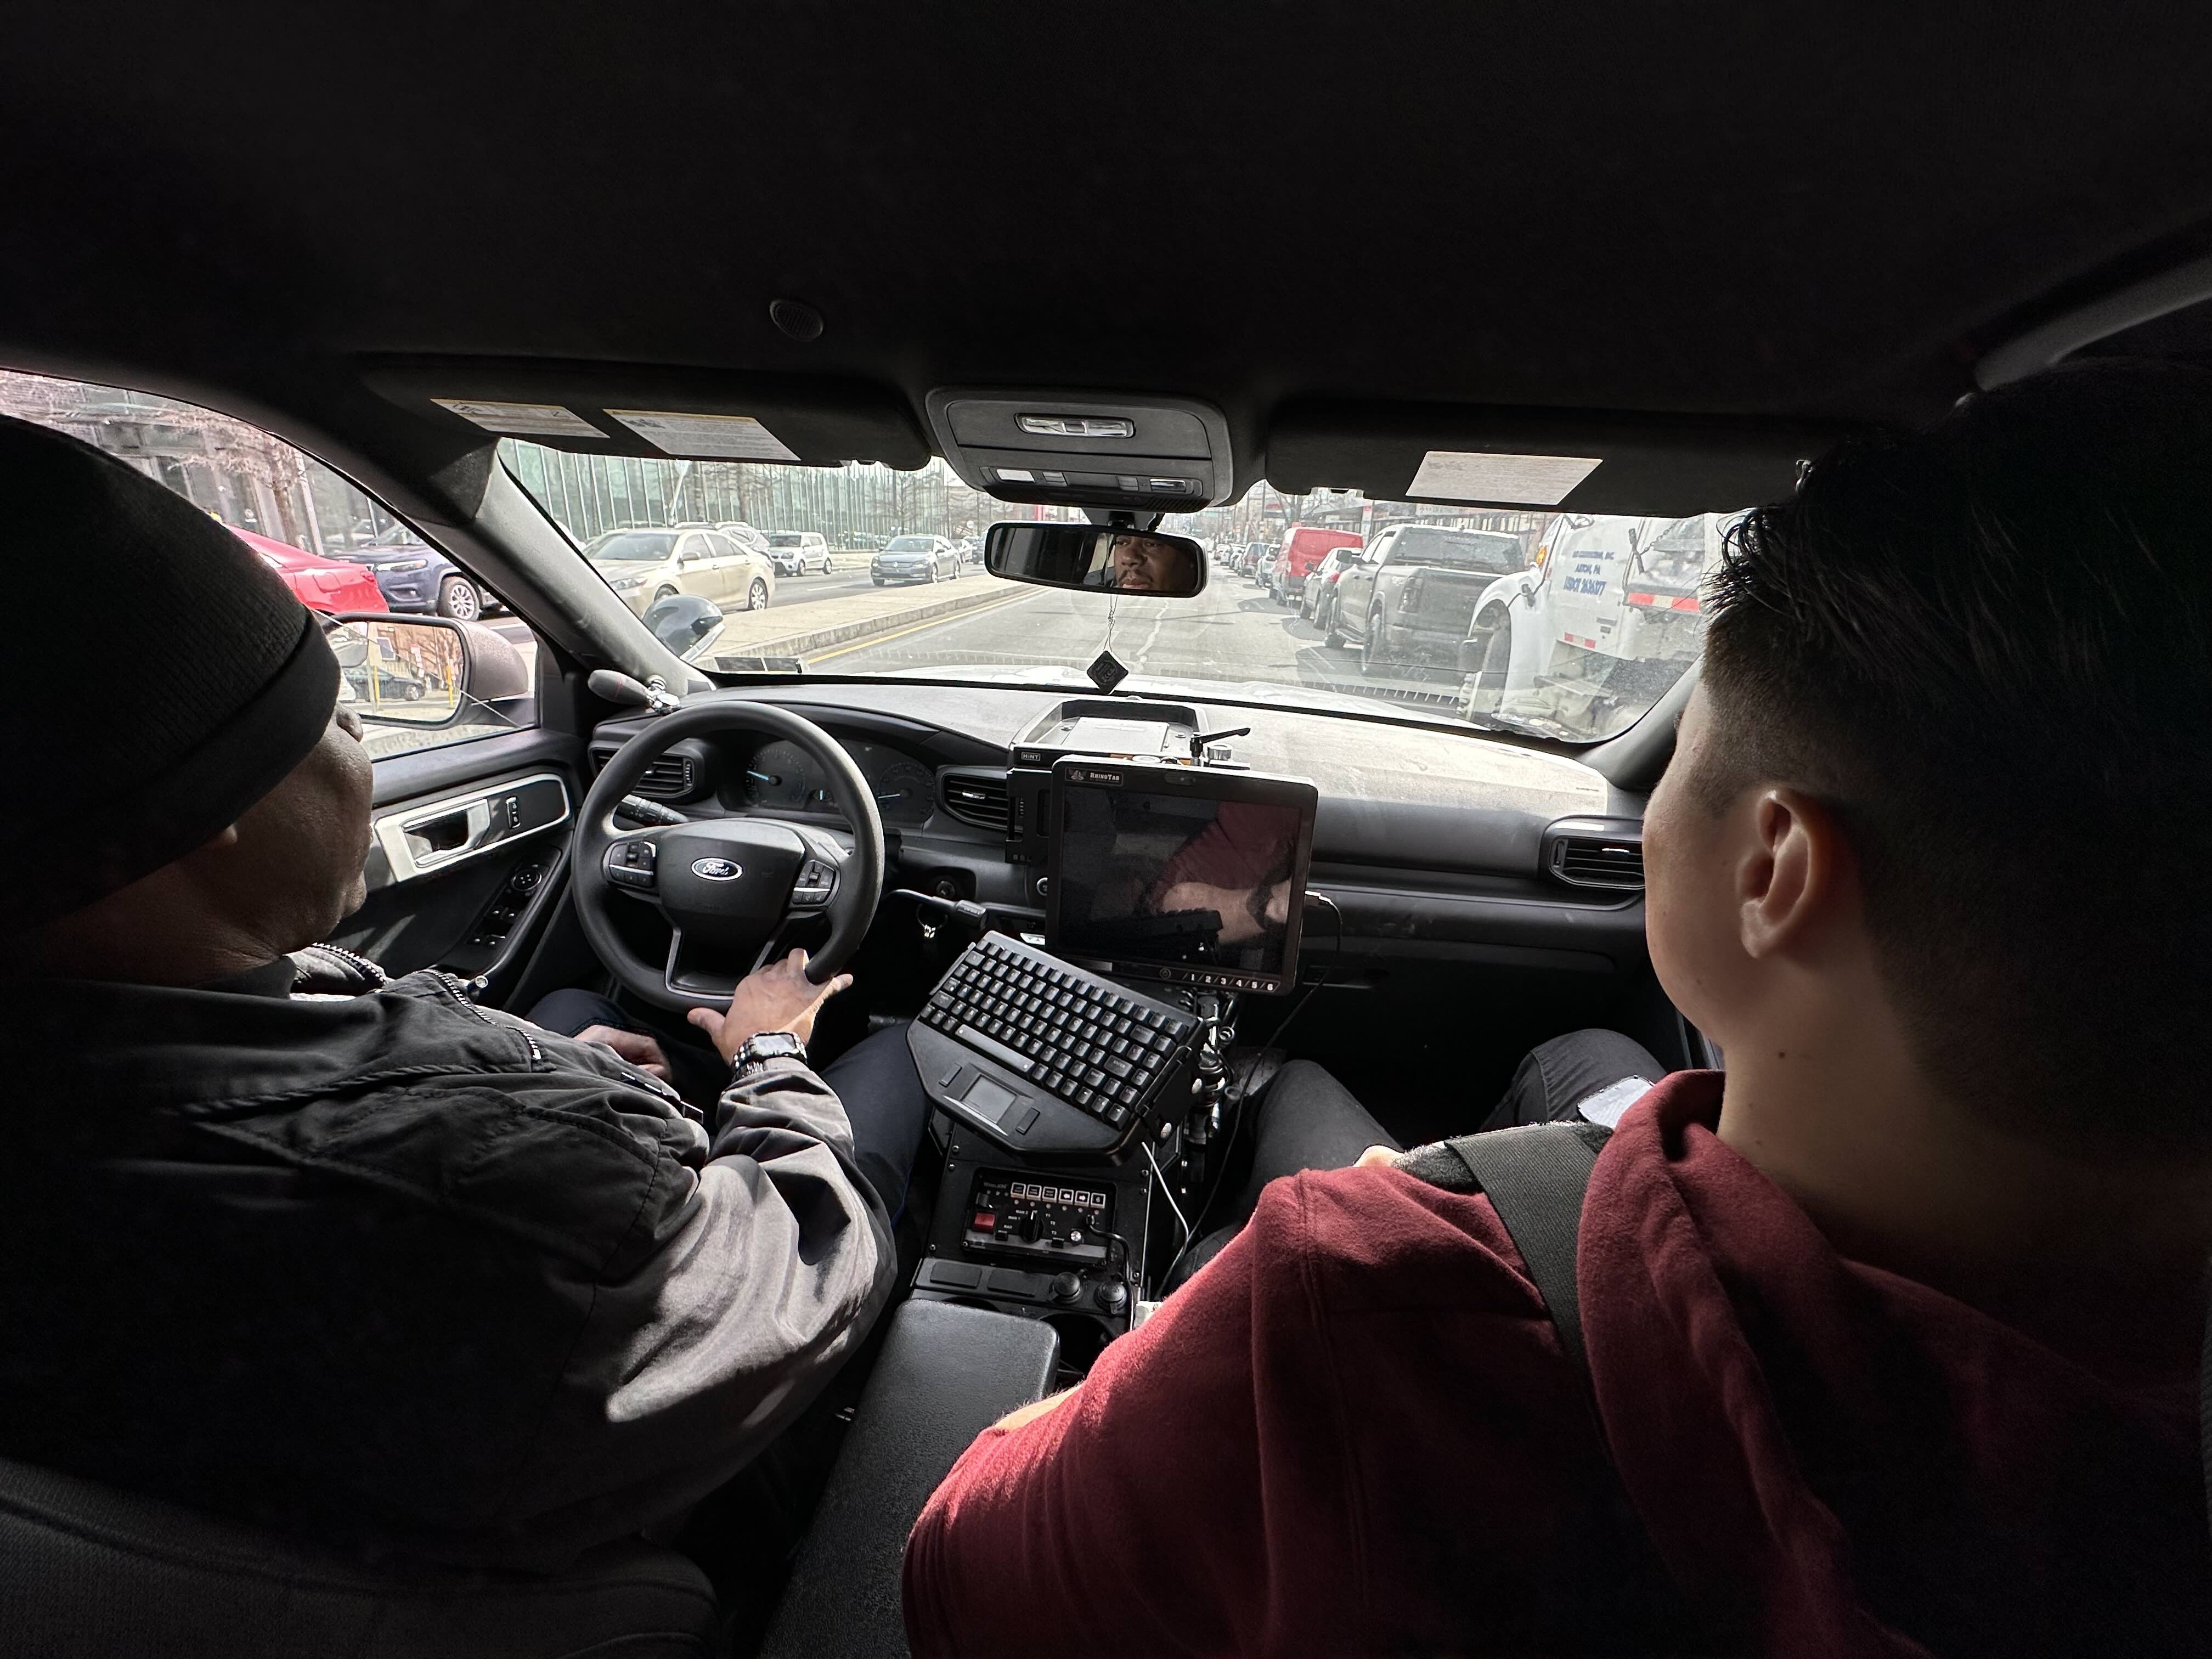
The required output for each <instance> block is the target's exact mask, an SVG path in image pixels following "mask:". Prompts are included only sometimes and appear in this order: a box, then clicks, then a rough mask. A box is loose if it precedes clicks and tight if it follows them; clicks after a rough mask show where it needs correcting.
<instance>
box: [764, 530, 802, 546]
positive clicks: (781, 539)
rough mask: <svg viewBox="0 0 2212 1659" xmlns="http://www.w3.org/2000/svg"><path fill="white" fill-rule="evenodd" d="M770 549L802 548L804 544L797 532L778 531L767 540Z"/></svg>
mask: <svg viewBox="0 0 2212 1659" xmlns="http://www.w3.org/2000/svg"><path fill="white" fill-rule="evenodd" d="M768 544H769V546H770V547H804V546H805V545H806V543H805V539H804V538H801V537H800V536H799V532H797V531H794V530H779V531H777V532H775V533H774V534H772V535H771V536H769V538H768Z"/></svg>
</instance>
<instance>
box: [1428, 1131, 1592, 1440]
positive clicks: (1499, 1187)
mask: <svg viewBox="0 0 2212 1659" xmlns="http://www.w3.org/2000/svg"><path fill="white" fill-rule="evenodd" d="M1612 1134H1613V1131H1611V1130H1610V1129H1607V1128H1606V1127H1603V1126H1602V1125H1601V1124H1596V1123H1584V1122H1579V1121H1577V1122H1556V1123H1529V1124H1524V1125H1522V1127H1519V1128H1514V1129H1492V1130H1489V1131H1487V1132H1486V1133H1482V1134H1472V1135H1460V1136H1457V1137H1455V1139H1450V1140H1440V1141H1438V1142H1437V1143H1436V1144H1435V1145H1434V1146H1419V1147H1416V1148H1415V1149H1414V1150H1413V1151H1412V1152H1407V1154H1406V1155H1405V1156H1404V1157H1402V1158H1400V1159H1399V1160H1398V1167H1399V1168H1400V1169H1401V1170H1405V1171H1406V1172H1407V1174H1408V1175H1411V1176H1417V1177H1419V1179H1420V1180H1423V1181H1425V1182H1428V1183H1429V1184H1430V1185H1431V1186H1432V1187H1442V1188H1444V1189H1445V1190H1446V1191H1448V1192H1460V1193H1478V1192H1479V1193H1481V1194H1485V1195H1486V1196H1487V1197H1488V1198H1489V1200H1490V1202H1491V1206H1492V1208H1494V1209H1495V1210H1496V1211H1497V1212H1498V1219H1499V1220H1500V1221H1502V1222H1504V1224H1505V1231H1506V1233H1507V1234H1508V1235H1509V1236H1510V1237H1511V1238H1512V1240H1513V1248H1514V1249H1517V1250H1519V1251H1520V1252H1521V1259H1522V1261H1524V1262H1526V1263H1527V1264H1528V1277H1529V1278H1530V1279H1534V1281H1535V1285H1536V1293H1537V1294H1538V1295H1539V1296H1541V1297H1543V1298H1544V1310H1545V1311H1546V1312H1547V1313H1548V1314H1550V1315H1551V1316H1552V1323H1553V1325H1555V1326H1557V1327H1558V1328H1559V1342H1560V1345H1561V1346H1563V1347H1565V1349H1566V1351H1567V1358H1569V1359H1571V1361H1573V1362H1574V1367H1575V1370H1576V1371H1577V1374H1579V1375H1580V1376H1581V1377H1582V1379H1583V1386H1584V1387H1585V1388H1586V1389H1587V1388H1588V1387H1589V1349H1588V1348H1587V1347H1586V1346H1584V1345H1583V1313H1582V1301H1581V1298H1580V1297H1579V1296H1578V1295H1577V1292H1576V1290H1575V1235H1576V1233H1577V1231H1578V1230H1579V1229H1580V1227H1581V1225H1582V1218H1583V1193H1584V1192H1586V1191H1587V1190H1588V1189H1589V1180H1590V1171H1591V1170H1593V1169H1595V1168H1596V1166H1597V1155H1598V1152H1599V1149H1600V1148H1601V1147H1602V1146H1604V1145H1605V1143H1606V1142H1607V1140H1608V1139H1611V1138H1612ZM1593 1403H1595V1402H1593Z"/></svg>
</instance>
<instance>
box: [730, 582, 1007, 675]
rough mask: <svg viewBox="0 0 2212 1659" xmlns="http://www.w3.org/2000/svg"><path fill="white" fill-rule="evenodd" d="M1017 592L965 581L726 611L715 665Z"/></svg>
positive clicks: (795, 651)
mask: <svg viewBox="0 0 2212 1659" xmlns="http://www.w3.org/2000/svg"><path fill="white" fill-rule="evenodd" d="M948 590H949V591H948ZM1014 592H1016V590H1015V588H1014V587H1013V586H1012V584H1010V583H1007V582H1002V581H989V580H982V581H975V582H972V583H971V582H965V581H963V582H956V583H939V584H937V585H936V586H927V585H918V586H911V587H904V588H890V587H887V588H884V589H883V590H881V591H880V592H866V593H848V594H844V595H842V596H841V597H839V598H836V599H817V600H816V601H814V602H813V603H811V604H809V605H795V606H793V607H792V608H791V609H789V610H787V611H779V610H776V609H774V608H771V609H769V610H767V611H733V612H732V613H730V614H729V615H728V616H726V617H724V619H723V627H722V637H721V638H720V639H719V640H717V641H715V642H714V665H716V666H719V665H722V664H723V663H724V662H725V661H731V665H732V666H733V667H735V666H739V665H742V662H741V659H747V658H754V659H757V658H763V657H769V658H791V657H804V656H806V655H807V654H808V653H811V652H816V651H826V650H828V649H829V647H832V646H836V645H846V644H849V643H850V642H851V641H854V640H865V639H867V638H869V637H870V636H872V635H877V634H889V633H891V632H893V631H894V630H896V629H902V628H908V627H911V626H913V625H914V624H915V623H923V622H932V621H934V620H936V619H937V618H939V617H957V616H958V615H959V614H961V612H963V611H974V610H977V609H979V608H981V606H983V605H988V604H990V603H991V602H992V601H994V600H995V599H1010V598H1012V596H1013V594H1014ZM732 659H739V660H732Z"/></svg>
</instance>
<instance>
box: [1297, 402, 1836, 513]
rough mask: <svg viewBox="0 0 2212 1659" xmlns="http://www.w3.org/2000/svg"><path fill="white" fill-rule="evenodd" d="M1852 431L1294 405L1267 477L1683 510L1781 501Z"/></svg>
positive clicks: (1424, 496) (1488, 499) (1447, 497)
mask: <svg viewBox="0 0 2212 1659" xmlns="http://www.w3.org/2000/svg"><path fill="white" fill-rule="evenodd" d="M1851 429H1852V428H1847V427H1844V426H1843V425H1840V424H1838V425H1834V426H1828V425H1813V424H1805V423H1779V422H1753V421H1738V420H1724V419H1718V418H1715V419H1705V420H1698V419H1691V420H1660V419H1656V418H1644V417H1638V416H1611V415H1600V414H1582V413H1573V412H1567V411H1555V410H1521V409H1482V408H1472V407H1468V406H1466V405H1454V404H1354V403H1320V402H1306V403H1298V404H1288V405H1285V408H1284V410H1282V412H1281V413H1280V414H1279V416H1277V417H1276V420H1275V422H1274V424H1273V427H1272V428H1270V429H1269V432H1268V435H1267V482H1268V483H1271V484H1273V486H1274V487H1275V488H1276V489H1279V490H1281V491H1283V492H1284V493H1285V494H1286V495H1303V494H1304V493H1306V492H1307V491H1310V490H1314V489H1357V490H1358V491H1359V492H1360V493H1361V494H1362V495H1365V496H1367V497H1368V498H1369V499H1370V500H1373V501H1438V502H1446V503H1454V504H1457V503H1467V504H1470V505H1476V506H1484V507H1558V508H1559V509H1560V510H1562V511H1565V512H1570V513H1638V514H1649V515H1652V516H1655V517H1667V518H1680V517H1686V516H1688V515H1689V514H1691V513H1720V512H1728V511H1730V510H1732V509H1734V508H1736V507H1755V506H1757V505H1759V503H1761V502H1764V501H1778V500H1780V499H1782V498H1783V497H1784V496H1786V495H1789V494H1790V491H1791V490H1792V489H1795V488H1796V482H1797V471H1798V466H1799V464H1800V463H1801V462H1803V461H1807V460H1810V459H1813V458H1814V457H1815V456H1817V455H1820V454H1821V453H1824V452H1825V451H1826V450H1827V449H1829V448H1831V447H1832V446H1833V445H1834V444H1835V443H1836V442H1837V441H1838V439H1840V438H1842V437H1843V436H1844V435H1845V434H1846V433H1847V432H1848V431H1850V430H1851Z"/></svg>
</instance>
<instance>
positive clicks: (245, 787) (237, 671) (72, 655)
mask: <svg viewBox="0 0 2212 1659" xmlns="http://www.w3.org/2000/svg"><path fill="white" fill-rule="evenodd" d="M0 499H4V500H5V501H7V502H8V512H7V513H6V514H5V515H4V517H0V569H4V571H5V581H6V585H7V590H8V595H9V597H8V600H7V602H6V605H4V607H0V708H5V710H6V711H7V713H6V720H7V730H8V738H7V752H8V757H9V775H10V778H11V781H13V783H14V785H15V787H13V788H12V789H11V791H10V794H11V798H12V799H13V800H14V802H15V811H12V812H9V813H5V814H0V867H4V868H5V870H6V872H7V878H6V882H5V885H4V887H0V932H12V931H15V930H19V929H21V928H24V927H33V926H36V925H37V924H39V923H40V922H42V921H50V920H52V918H54V917H56V916H60V915H67V914H68V913H69V912H70V911H72V910H76V909H80V908H82V907H83V906H85V905H87V904H89V903H91V902H93V901H94V900H95V899H99V898H101V897H103V896H106V895H107V894H109V893H112V892H113V891H115V890H117V889H118V888H121V887H125V886H127V885H129V884H131V882H134V881H136V880H137V879H138V878H140V877H142V876H145V875H147V874H149V873H150V872H153V871H155V870H157V869H159V868H161V866H163V865H165V864H167V863H169V862H171V861H172V860H175V859H177V858H179V857H180V856H181V855H183V854H185V853H188V852H190V851H191V849H192V848H196V847H198V846H200V845H202V844H204V842H207V841H209V840H210V838H212V837H213V836H216V834H218V833H219V832H220V831H221V830H222V829H223V828H224V827H225V826H227V825H228V824H230V823H234V822H235V821H236V820H237V819H238V817H239V816H240V814H241V813H243V812H244V811H246V809H247V808H248V807H250V806H252V805H253V804H254V803H255V802H256V801H258V800H259V799H261V798H262V797H263V796H264V795H266V794H267V793H269V792H270V790H271V789H273V788H274V787H276V784H277V783H278V782H279V781H282V780H283V777H284V776H285V775H286V774H287V773H289V771H291V769H293V768H294V767H295V766H296V765H298V764H299V763H300V761H301V759H302V758H303V757H305V756H306V755H307V752H308V750H311V749H312V748H313V747H314V745H315V744H316V742H317V741H318V740H319V738H320V737H321V736H322V733H323V730H324V728H325V726H327V725H328V724H329V721H330V717H331V708H332V707H333V706H334V705H335V703H336V702H337V659H336V658H334V657H333V656H332V655H331V650H330V647H328V645H326V644H325V642H324V640H323V636H322V629H320V628H319V626H318V625H317V623H316V620H315V617H314V616H313V613H312V612H310V611H308V610H307V607H306V606H305V605H301V603H300V602H299V600H298V599H295V598H294V597H293V595H292V593H291V592H290V590H289V589H288V588H287V587H286V586H284V583H283V580H282V579H281V578H279V577H278V576H277V575H276V574H275V573H274V572H273V571H271V570H270V568H268V567H267V566H266V565H264V563H263V562H261V560H260V559H259V558H258V556H256V555H255V554H254V552H253V550H252V549H251V548H249V547H247V546H246V544H245V543H244V542H242V541H240V539H239V538H237V537H236V536H234V535H233V534H232V533H231V532H230V531H228V529H226V528H225V527H224V526H222V525H221V524H219V523H217V522H216V520H213V519H210V517H208V516H207V515H206V514H205V513H202V512H201V511H200V510H199V509H198V508H197V507H193V506H192V505H191V502H189V501H185V500H184V499H183V498H182V497H180V496H179V495H174V494H173V493H172V492H171V491H169V490H167V489H164V488H163V487H162V486H161V485H160V484H158V483H155V482H154V481H153V480H152V479H150V478H149V477H145V476H144V475H143V474H142V473H139V472H137V471H134V470H133V469H132V468H131V467H130V466H129V465H126V464H125V463H124V462H122V461H119V460H118V459H115V458H114V457H112V456H111V455H106V454H103V453H100V451H99V450H96V449H94V448H93V447H91V446H89V445H88V444H84V443H81V442H79V441H77V440H76V439H74V438H71V437H68V436H65V435H63V434H61V433H58V432H53V431H51V430H49V429H47V428H44V427H40V426H36V425H33V424H31V423H30V422H24V421H14V420H0Z"/></svg>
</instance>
